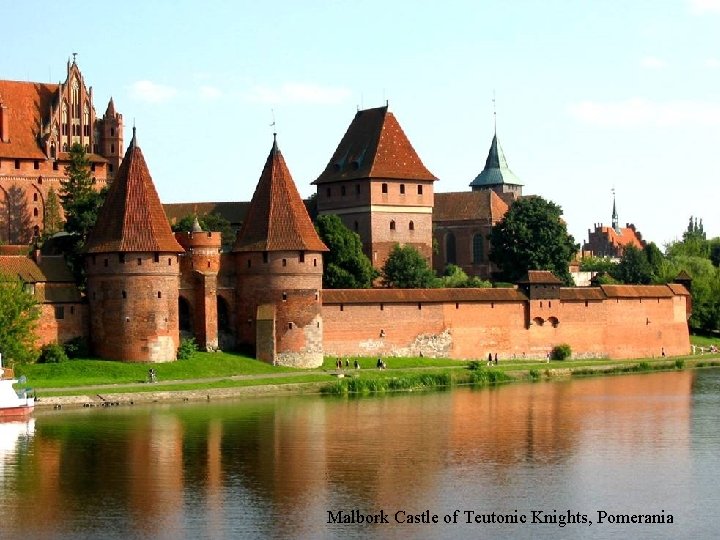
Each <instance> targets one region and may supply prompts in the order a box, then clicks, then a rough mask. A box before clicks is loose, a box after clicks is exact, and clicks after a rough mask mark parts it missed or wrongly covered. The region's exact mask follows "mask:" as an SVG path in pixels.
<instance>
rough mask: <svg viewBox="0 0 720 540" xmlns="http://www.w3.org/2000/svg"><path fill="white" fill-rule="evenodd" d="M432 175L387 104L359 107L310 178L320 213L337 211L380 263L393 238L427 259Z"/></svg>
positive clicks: (367, 253) (394, 241)
mask: <svg viewBox="0 0 720 540" xmlns="http://www.w3.org/2000/svg"><path fill="white" fill-rule="evenodd" d="M436 180H437V178H435V176H434V175H433V174H432V173H431V172H430V171H429V170H428V169H427V168H426V167H425V165H423V163H422V161H420V158H419V157H418V155H417V153H416V152H415V149H414V148H413V146H412V144H410V141H409V140H408V138H407V136H406V135H405V132H404V131H403V129H402V128H401V127H400V124H399V123H398V121H397V119H396V118H395V116H394V115H393V113H391V112H389V111H388V108H387V106H385V107H378V108H375V109H365V110H362V111H358V112H357V114H356V115H355V118H354V119H353V121H352V123H351V124H350V127H348V130H347V132H346V133H345V136H344V137H343V138H342V140H341V141H340V144H339V145H338V147H337V149H336V150H335V153H334V154H333V156H332V158H331V159H330V162H329V163H328V165H327V167H326V168H325V170H324V171H323V172H322V174H321V175H320V176H319V177H318V178H317V179H316V180H315V181H314V182H313V184H314V185H316V186H317V205H318V213H319V214H320V215H323V214H336V215H338V216H339V217H340V219H341V220H342V222H343V223H344V224H345V226H346V227H347V228H348V229H350V230H351V231H354V232H356V233H358V234H359V235H360V239H361V240H362V243H363V250H364V251H365V254H366V255H367V256H368V257H369V258H370V260H371V261H372V264H373V266H374V267H375V268H382V266H383V265H384V264H385V261H386V260H387V257H388V255H389V254H390V251H391V250H392V249H393V247H394V246H395V244H401V245H406V244H409V245H411V246H413V247H415V248H416V249H417V250H418V251H419V252H420V253H421V254H422V255H423V256H424V257H425V258H426V259H427V260H428V263H430V260H431V257H432V209H433V202H434V201H433V184H434V182H435V181H436Z"/></svg>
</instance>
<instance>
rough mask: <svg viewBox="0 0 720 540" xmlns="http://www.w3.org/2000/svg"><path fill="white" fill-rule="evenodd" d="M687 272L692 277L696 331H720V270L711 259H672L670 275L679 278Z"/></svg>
mask: <svg viewBox="0 0 720 540" xmlns="http://www.w3.org/2000/svg"><path fill="white" fill-rule="evenodd" d="M680 270H685V271H686V272H687V273H688V274H690V276H691V277H692V279H693V281H692V316H691V317H690V327H691V328H693V329H696V330H705V331H715V330H720V269H718V268H717V267H715V266H713V264H712V262H710V259H706V258H704V257H693V256H687V255H678V256H676V257H673V258H672V259H671V265H670V268H669V269H668V273H669V274H671V275H672V276H677V274H678V273H679V272H680Z"/></svg>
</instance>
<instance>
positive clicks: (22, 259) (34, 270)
mask: <svg viewBox="0 0 720 540" xmlns="http://www.w3.org/2000/svg"><path fill="white" fill-rule="evenodd" d="M0 273H2V274H6V275H11V276H17V277H19V278H20V279H21V280H22V281H24V282H25V283H38V282H44V281H48V282H54V283H63V282H65V283H72V282H73V281H74V279H73V275H72V273H71V272H70V269H69V268H68V266H67V264H66V263H65V258H64V257H62V256H49V257H42V258H41V259H40V263H39V264H38V263H36V262H35V261H34V260H33V259H31V258H30V257H28V256H18V255H0Z"/></svg>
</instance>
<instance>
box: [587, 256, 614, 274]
mask: <svg viewBox="0 0 720 540" xmlns="http://www.w3.org/2000/svg"><path fill="white" fill-rule="evenodd" d="M616 266H617V263H616V262H614V261H613V260H611V259H610V257H596V256H595V255H588V256H587V257H583V258H582V259H580V271H581V272H612V271H613V270H614V269H615V267H616Z"/></svg>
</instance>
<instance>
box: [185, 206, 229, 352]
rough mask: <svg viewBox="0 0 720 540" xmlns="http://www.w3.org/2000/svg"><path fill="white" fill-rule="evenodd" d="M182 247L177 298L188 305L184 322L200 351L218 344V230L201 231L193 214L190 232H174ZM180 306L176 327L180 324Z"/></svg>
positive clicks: (219, 244)
mask: <svg viewBox="0 0 720 540" xmlns="http://www.w3.org/2000/svg"><path fill="white" fill-rule="evenodd" d="M175 238H176V239H177V241H178V242H179V243H180V245H181V246H182V247H183V248H184V249H185V255H183V256H181V257H180V269H181V284H180V296H181V297H182V298H181V300H180V302H181V306H182V302H186V303H187V305H189V306H192V311H191V313H188V321H187V324H189V325H191V328H189V330H191V331H192V334H193V337H194V338H195V340H196V342H197V344H198V347H199V348H200V349H201V350H204V351H214V350H216V349H217V348H218V310H217V302H218V300H217V287H218V271H219V270H220V247H221V245H222V233H219V232H205V231H203V230H202V227H200V223H199V222H198V219H197V217H196V218H195V223H193V230H192V231H190V232H178V233H175ZM183 316H184V314H183V308H182V307H181V308H180V330H186V329H185V328H183V323H184V322H185V321H183Z"/></svg>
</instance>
